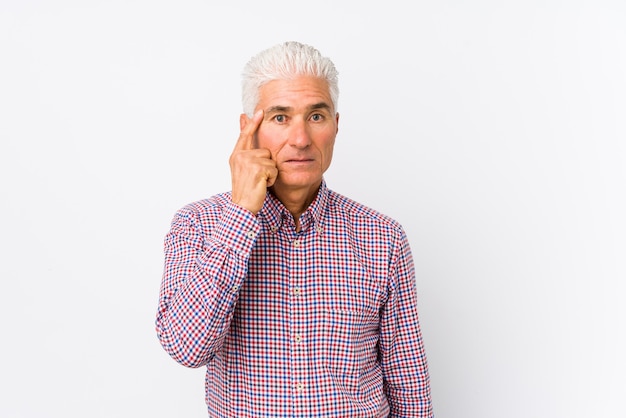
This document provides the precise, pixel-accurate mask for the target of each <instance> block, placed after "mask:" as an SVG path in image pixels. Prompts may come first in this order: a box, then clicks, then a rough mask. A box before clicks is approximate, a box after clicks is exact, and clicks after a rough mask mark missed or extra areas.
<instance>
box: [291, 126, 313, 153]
mask: <svg viewBox="0 0 626 418" xmlns="http://www.w3.org/2000/svg"><path fill="white" fill-rule="evenodd" d="M289 145H291V146H292V147H295V148H306V147H308V146H309V145H311V134H310V132H309V127H308V126H307V124H306V122H305V121H304V120H300V119H299V120H297V121H294V122H293V123H292V125H291V132H290V133H289Z"/></svg>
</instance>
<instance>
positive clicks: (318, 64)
mask: <svg viewBox="0 0 626 418" xmlns="http://www.w3.org/2000/svg"><path fill="white" fill-rule="evenodd" d="M302 75H304V76H313V77H318V78H321V79H323V80H325V81H326V82H327V83H328V89H329V92H330V99H331V100H332V102H333V103H332V104H333V107H334V109H335V111H336V110H337V102H338V100H339V83H338V77H337V75H338V73H337V69H336V68H335V65H334V64H333V62H332V61H331V60H330V59H329V58H327V57H324V56H322V54H321V53H320V52H319V51H318V50H317V49H315V48H313V47H312V46H309V45H305V44H301V43H299V42H284V43H282V44H278V45H275V46H273V47H271V48H268V49H266V50H264V51H261V52H260V53H258V54H257V55H255V56H254V57H252V59H250V61H248V63H247V64H246V66H245V67H244V69H243V74H242V83H241V93H242V94H241V101H242V104H243V111H244V113H246V114H247V115H248V116H249V117H252V114H253V113H254V109H255V107H256V105H257V103H258V102H259V89H260V88H261V87H262V86H263V85H264V84H266V83H269V82H270V81H272V80H289V79H293V78H295V77H297V76H302Z"/></svg>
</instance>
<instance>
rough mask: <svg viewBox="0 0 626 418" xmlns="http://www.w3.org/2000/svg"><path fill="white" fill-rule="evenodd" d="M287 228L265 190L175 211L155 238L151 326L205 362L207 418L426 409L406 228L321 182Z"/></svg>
mask: <svg viewBox="0 0 626 418" xmlns="http://www.w3.org/2000/svg"><path fill="white" fill-rule="evenodd" d="M300 223H301V230H300V232H296V228H295V223H294V220H293V217H292V216H291V214H290V213H289V211H288V210H287V209H286V208H285V207H284V206H283V205H282V203H281V202H280V201H278V200H277V199H276V198H275V197H274V196H273V195H271V194H270V193H268V195H267V198H266V199H265V204H264V206H263V208H262V209H261V211H260V212H259V213H258V215H257V216H255V215H253V214H252V213H251V212H249V211H247V210H245V209H242V208H240V207H238V206H237V205H235V204H233V203H232V202H231V199H230V194H229V193H224V194H220V195H217V196H214V197H212V198H210V199H207V200H202V201H199V202H196V203H193V204H190V205H188V206H186V207H184V208H183V209H181V210H180V211H178V212H177V213H176V215H175V217H174V220H173V221H172V226H171V230H170V232H169V233H168V234H167V236H166V238H165V269H164V275H163V282H162V285H161V294H160V299H159V310H158V314H157V320H156V327H157V333H158V337H159V339H160V341H161V344H162V345H163V347H164V348H165V350H166V351H167V352H168V353H169V354H170V355H171V356H172V357H173V358H174V359H175V360H176V361H178V362H179V363H181V364H183V365H185V366H188V367H200V366H204V365H206V367H207V373H206V403H207V406H208V411H209V415H210V416H216V417H291V416H293V417H351V418H356V417H387V416H391V417H408V416H411V417H432V405H431V397H430V385H429V376H428V368H427V362H426V357H425V353H424V347H423V344H422V338H421V333H420V327H419V322H418V313H417V308H416V292H415V272H414V267H413V259H412V256H411V250H410V248H409V243H408V240H407V237H406V235H405V233H404V230H403V229H402V227H401V226H400V225H399V224H398V223H397V222H395V221H394V220H392V219H390V218H389V217H386V216H384V215H382V214H380V213H378V212H376V211H373V210H371V209H369V208H366V207H365V206H363V205H361V204H359V203H356V202H354V201H352V200H350V199H347V198H346V197H343V196H341V195H339V194H337V193H335V192H333V191H331V190H329V189H328V188H327V186H326V183H325V182H322V185H321V187H320V190H319V192H318V194H317V197H316V198H315V200H314V202H313V203H312V204H311V205H310V207H309V208H308V209H307V210H306V211H305V212H304V213H303V214H302V216H301V218H300Z"/></svg>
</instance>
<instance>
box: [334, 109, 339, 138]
mask: <svg viewBox="0 0 626 418" xmlns="http://www.w3.org/2000/svg"><path fill="white" fill-rule="evenodd" d="M335 123H336V124H337V130H336V131H335V134H336V133H337V132H339V112H337V113H335Z"/></svg>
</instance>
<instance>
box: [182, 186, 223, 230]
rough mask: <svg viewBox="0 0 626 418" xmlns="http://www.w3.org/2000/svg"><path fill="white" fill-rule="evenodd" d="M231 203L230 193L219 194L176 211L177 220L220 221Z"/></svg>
mask: <svg viewBox="0 0 626 418" xmlns="http://www.w3.org/2000/svg"><path fill="white" fill-rule="evenodd" d="M230 202H231V199H230V192H225V193H219V194H216V195H213V196H211V197H208V198H206V199H201V200H197V201H195V202H191V203H188V204H186V205H185V206H183V207H181V208H180V209H178V210H177V211H176V214H175V216H174V217H175V219H181V218H183V219H187V220H188V221H192V222H194V221H195V222H198V223H206V222H209V223H210V222H212V221H215V220H216V219H219V217H220V216H221V214H222V212H223V211H224V209H225V208H226V207H227V206H228V204H229V203H230Z"/></svg>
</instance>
